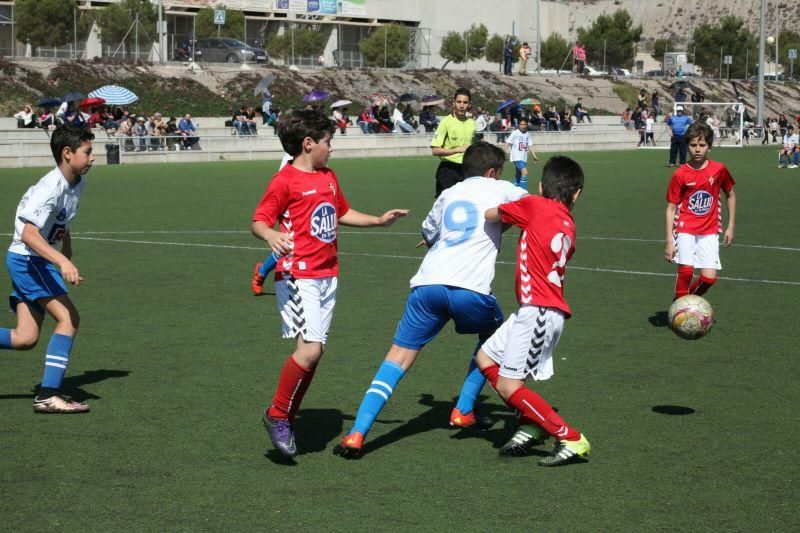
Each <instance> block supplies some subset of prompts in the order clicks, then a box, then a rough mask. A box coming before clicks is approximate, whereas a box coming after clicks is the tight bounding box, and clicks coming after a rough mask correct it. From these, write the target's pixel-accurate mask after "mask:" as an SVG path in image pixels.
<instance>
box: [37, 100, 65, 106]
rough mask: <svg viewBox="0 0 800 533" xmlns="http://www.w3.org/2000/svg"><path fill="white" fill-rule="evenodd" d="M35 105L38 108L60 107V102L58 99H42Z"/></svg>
mask: <svg viewBox="0 0 800 533" xmlns="http://www.w3.org/2000/svg"><path fill="white" fill-rule="evenodd" d="M36 105H37V106H39V107H55V106H57V105H61V100H59V99H58V98H42V99H41V100H39V101H38V102H36Z"/></svg>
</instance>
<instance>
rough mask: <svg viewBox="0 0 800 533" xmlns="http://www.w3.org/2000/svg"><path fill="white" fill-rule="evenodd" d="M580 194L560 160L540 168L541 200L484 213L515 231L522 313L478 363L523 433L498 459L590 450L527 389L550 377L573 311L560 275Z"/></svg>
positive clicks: (548, 460)
mask: <svg viewBox="0 0 800 533" xmlns="http://www.w3.org/2000/svg"><path fill="white" fill-rule="evenodd" d="M582 191H583V169H581V167H580V165H578V163H576V162H575V161H573V160H572V159H570V158H568V157H564V156H556V157H551V158H550V159H549V160H548V161H547V163H546V164H545V166H544V169H542V180H541V181H540V182H539V192H540V193H541V196H535V195H528V196H525V197H524V198H522V199H520V200H517V201H515V202H509V203H505V204H500V206H498V207H494V208H492V209H489V210H488V211H486V213H484V218H485V219H486V220H488V221H489V222H502V223H503V224H513V225H515V226H517V227H519V228H520V236H519V244H518V245H517V267H516V292H517V301H518V302H519V305H520V307H519V310H518V311H517V312H516V313H514V314H512V315H511V316H510V317H508V320H506V321H505V322H504V323H503V325H502V326H500V328H499V329H498V330H497V331H495V332H494V334H493V335H492V336H491V337H489V340H487V341H486V342H485V343H484V345H483V346H482V347H481V349H480V350H478V354H477V358H476V359H477V363H478V368H480V370H481V373H482V374H483V375H484V377H486V380H487V381H488V382H489V383H490V384H491V385H492V388H493V389H494V390H495V391H497V393H498V394H499V395H500V397H501V398H502V399H503V401H504V402H505V403H506V405H508V406H509V407H510V408H512V409H514V410H515V411H517V412H518V413H519V415H518V416H519V418H520V424H523V425H525V426H526V427H527V426H530V427H531V429H530V430H529V431H530V433H527V432H525V431H523V430H522V428H520V431H518V432H517V434H515V435H514V437H512V439H511V441H510V442H509V443H508V444H506V445H505V446H503V448H502V449H501V450H500V455H518V454H520V453H522V452H524V451H526V450H527V449H529V448H530V447H532V446H534V445H536V444H540V443H543V440H544V439H545V438H547V437H554V438H555V439H556V447H555V449H554V450H553V452H552V453H551V454H550V455H548V456H547V457H544V458H543V459H542V460H541V461H539V464H540V465H542V466H560V465H564V464H568V463H571V462H575V461H579V460H580V459H581V458H583V457H585V456H587V455H588V454H589V451H590V448H591V447H590V445H589V441H588V440H587V439H586V437H585V436H584V434H583V433H581V432H580V431H578V430H576V429H575V428H574V427H573V426H570V425H568V424H567V423H566V422H565V421H564V419H563V418H561V416H560V415H559V414H558V413H557V412H556V411H555V409H553V408H552V407H551V406H550V404H549V403H547V401H546V400H545V399H544V398H542V397H541V396H539V395H538V394H536V393H535V392H533V390H531V389H529V388H527V387H526V386H525V380H526V378H528V377H530V378H532V379H533V380H534V381H542V380H546V379H549V378H550V377H552V375H553V352H554V351H555V348H556V345H557V344H558V341H559V339H560V338H561V333H562V330H563V327H564V321H565V320H566V319H568V318H569V316H570V312H571V311H570V308H569V306H568V305H567V302H566V300H564V273H565V270H566V266H567V261H568V260H569V258H570V257H571V256H572V254H573V252H574V251H575V221H574V219H573V218H572V213H571V211H572V207H573V206H574V205H575V202H576V201H577V200H578V197H579V196H580V195H581V192H582Z"/></svg>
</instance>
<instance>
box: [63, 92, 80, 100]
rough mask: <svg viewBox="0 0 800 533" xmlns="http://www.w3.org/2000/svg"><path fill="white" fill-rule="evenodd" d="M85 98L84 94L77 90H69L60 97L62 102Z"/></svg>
mask: <svg viewBox="0 0 800 533" xmlns="http://www.w3.org/2000/svg"><path fill="white" fill-rule="evenodd" d="M84 98H86V95H85V94H83V93H79V92H71V93H67V94H65V95H64V98H62V99H61V101H62V102H76V101H78V100H83V99H84Z"/></svg>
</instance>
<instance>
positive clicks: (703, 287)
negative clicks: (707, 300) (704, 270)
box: [689, 274, 717, 296]
mask: <svg viewBox="0 0 800 533" xmlns="http://www.w3.org/2000/svg"><path fill="white" fill-rule="evenodd" d="M715 281H717V278H707V277H705V276H703V275H702V274H701V275H700V277H699V278H697V280H695V282H694V283H692V286H691V288H690V289H689V293H690V294H696V295H698V296H702V295H704V294H705V293H706V292H708V289H710V288H711V286H712V285H713V284H714V282H715Z"/></svg>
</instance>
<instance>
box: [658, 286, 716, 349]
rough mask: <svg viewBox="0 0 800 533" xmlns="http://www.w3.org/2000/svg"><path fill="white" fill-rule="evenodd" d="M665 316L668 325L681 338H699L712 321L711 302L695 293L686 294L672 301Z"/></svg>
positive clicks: (709, 327) (712, 310)
mask: <svg viewBox="0 0 800 533" xmlns="http://www.w3.org/2000/svg"><path fill="white" fill-rule="evenodd" d="M667 316H668V319H669V327H670V328H672V331H674V332H675V334H677V335H678V337H681V338H682V339H689V340H694V339H699V338H700V337H702V336H703V335H705V334H706V333H708V331H709V330H710V329H711V325H712V324H713V323H714V309H713V308H712V307H711V304H710V303H708V301H706V300H705V299H704V298H701V297H700V296H697V295H695V294H687V295H686V296H682V297H680V298H678V299H677V300H675V301H674V302H672V305H671V306H669V311H668V312H667Z"/></svg>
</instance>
